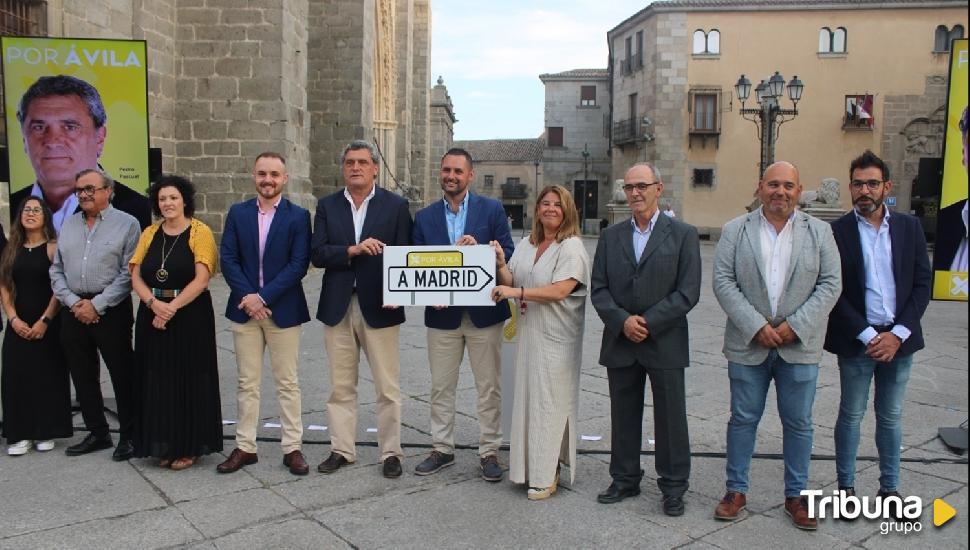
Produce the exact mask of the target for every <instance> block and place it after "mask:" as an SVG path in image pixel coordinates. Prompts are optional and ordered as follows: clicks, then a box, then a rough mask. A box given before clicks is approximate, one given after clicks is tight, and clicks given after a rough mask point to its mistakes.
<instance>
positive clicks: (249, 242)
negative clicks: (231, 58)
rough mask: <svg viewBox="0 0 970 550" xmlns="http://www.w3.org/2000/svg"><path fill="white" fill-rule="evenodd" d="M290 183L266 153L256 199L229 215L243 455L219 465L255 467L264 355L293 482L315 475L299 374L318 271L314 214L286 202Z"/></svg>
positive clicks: (226, 261)
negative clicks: (307, 451) (307, 283)
mask: <svg viewBox="0 0 970 550" xmlns="http://www.w3.org/2000/svg"><path fill="white" fill-rule="evenodd" d="M288 179H289V176H288V175H287V173H286V161H285V160H284V159H283V157H282V155H280V154H279V153H262V154H260V155H259V156H258V157H256V163H255V165H254V166H253V183H255V185H256V198H254V199H249V200H248V201H244V202H241V203H238V204H234V205H233V206H232V208H230V209H229V213H228V214H227V215H226V226H225V230H224V231H223V233H222V245H221V247H220V249H219V252H220V256H221V262H222V273H223V275H224V276H225V278H226V284H228V285H229V300H228V303H227V304H226V317H228V318H229V320H230V321H232V337H233V344H234V346H235V349H236V364H237V366H238V367H239V387H238V390H237V392H238V393H237V397H236V399H237V405H236V407H237V414H238V415H239V422H238V423H237V424H236V448H235V449H234V450H233V451H232V454H230V455H229V459H228V460H226V461H225V462H223V463H222V464H219V465H218V466H217V467H216V471H218V472H219V473H220V474H228V473H232V472H235V471H237V470H239V469H240V468H242V467H243V466H248V465H250V464H255V463H256V462H257V456H256V425H257V422H258V420H259V386H260V382H261V381H262V375H261V373H262V370H263V354H264V353H265V350H266V348H269V358H270V368H271V369H272V371H273V381H274V382H275V383H276V394H277V396H278V397H279V401H280V423H281V424H282V428H283V434H282V438H281V440H280V445H281V446H282V447H283V466H286V467H287V468H289V470H290V473H291V474H293V475H306V474H307V473H308V472H309V471H310V468H309V466H307V463H306V458H304V456H303V452H302V451H301V446H302V440H303V416H302V412H303V411H302V407H301V402H300V383H299V379H298V377H297V370H298V366H299V359H300V325H302V324H303V323H305V322H307V321H309V320H310V310H309V309H308V308H307V303H306V296H305V295H304V294H303V276H304V275H306V272H307V268H308V267H309V265H310V213H309V212H307V211H306V209H304V208H301V207H299V206H297V205H295V204H293V203H292V202H290V201H289V200H287V199H285V198H283V188H284V187H285V186H286V182H287V180H288Z"/></svg>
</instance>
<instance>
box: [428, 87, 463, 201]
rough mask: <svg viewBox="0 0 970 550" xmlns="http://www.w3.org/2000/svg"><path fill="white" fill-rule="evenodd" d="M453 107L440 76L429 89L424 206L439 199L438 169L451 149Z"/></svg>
mask: <svg viewBox="0 0 970 550" xmlns="http://www.w3.org/2000/svg"><path fill="white" fill-rule="evenodd" d="M455 122H458V119H457V118H455V107H454V105H453V104H452V102H451V96H449V95H448V88H446V87H445V81H444V79H443V78H441V77H440V76H439V77H438V82H437V83H436V84H435V86H434V88H432V89H431V122H430V125H431V142H430V144H429V147H428V150H429V154H428V156H429V162H428V165H429V168H430V170H429V171H430V173H429V175H428V178H427V179H426V180H425V185H424V199H425V204H430V203H431V202H432V201H435V200H438V199H440V198H441V186H440V185H438V169H439V167H440V161H441V157H443V156H444V154H445V152H447V151H448V149H451V147H452V145H453V143H454V137H455Z"/></svg>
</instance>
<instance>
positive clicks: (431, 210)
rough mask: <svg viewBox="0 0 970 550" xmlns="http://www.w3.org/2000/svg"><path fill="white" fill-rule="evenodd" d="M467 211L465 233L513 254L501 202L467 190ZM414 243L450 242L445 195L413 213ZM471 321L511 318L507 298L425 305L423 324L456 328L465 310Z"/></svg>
mask: <svg viewBox="0 0 970 550" xmlns="http://www.w3.org/2000/svg"><path fill="white" fill-rule="evenodd" d="M467 209H468V212H467V215H466V217H465V231H464V233H462V234H463V235H471V236H472V237H474V238H475V241H476V242H478V244H488V243H489V242H490V241H498V242H499V244H500V245H501V246H502V249H503V250H505V257H506V258H511V257H512V250H513V246H512V235H511V233H510V231H509V222H508V217H506V215H505V209H504V208H502V203H500V202H498V201H497V200H495V199H492V198H489V197H482V196H480V195H475V194H473V193H472V192H471V191H469V192H468V207H467ZM411 235H412V239H411V240H412V242H413V244H414V245H416V246H418V245H421V246H423V245H435V244H445V245H446V244H450V240H449V239H448V223H447V222H446V221H445V201H444V199H442V200H439V201H435V202H434V203H433V204H431V205H429V206H427V207H425V208H422V209H421V210H419V211H418V213H417V214H415V215H414V231H413V232H412V233H411ZM466 310H467V311H468V317H469V318H470V319H471V321H472V324H474V325H475V326H476V327H478V328H485V327H490V326H492V325H494V324H496V323H501V322H503V321H505V320H506V319H508V318H509V316H510V315H511V314H510V313H509V303H508V300H502V301H501V302H499V303H497V304H495V305H494V306H475V307H467V306H452V307H446V308H444V309H435V308H433V307H426V308H425V309H424V325H425V326H426V327H430V328H436V329H441V330H454V329H456V328H458V327H459V326H461V318H462V316H463V315H464V313H465V311H466Z"/></svg>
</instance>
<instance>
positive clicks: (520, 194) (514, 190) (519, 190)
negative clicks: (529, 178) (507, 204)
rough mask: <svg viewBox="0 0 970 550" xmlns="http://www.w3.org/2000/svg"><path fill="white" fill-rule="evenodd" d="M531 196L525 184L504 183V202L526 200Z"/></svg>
mask: <svg viewBox="0 0 970 550" xmlns="http://www.w3.org/2000/svg"><path fill="white" fill-rule="evenodd" d="M528 195H529V189H528V188H527V187H526V186H525V184H524V183H503V184H502V199H503V200H519V199H524V198H526V197H527V196H528Z"/></svg>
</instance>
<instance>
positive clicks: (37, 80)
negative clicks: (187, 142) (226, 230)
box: [0, 36, 150, 206]
mask: <svg viewBox="0 0 970 550" xmlns="http://www.w3.org/2000/svg"><path fill="white" fill-rule="evenodd" d="M0 51H2V59H3V85H4V90H3V91H4V101H5V105H4V107H5V109H6V123H7V146H8V153H9V157H10V161H9V162H10V192H11V193H14V192H16V191H17V190H19V189H22V188H25V187H29V186H32V185H33V184H34V182H35V181H36V182H37V183H38V184H40V185H41V187H42V188H46V187H47V186H62V185H67V183H66V180H65V178H66V177H67V175H69V174H71V172H73V173H77V172H78V171H80V170H82V169H85V168H97V165H98V164H100V165H101V166H102V168H104V170H105V171H106V172H107V173H108V174H109V175H110V176H111V177H112V178H114V179H115V180H116V181H117V182H119V183H121V184H123V185H126V186H128V187H130V188H131V189H133V190H135V191H138V192H140V193H145V192H147V190H148V185H149V183H150V182H149V175H148V94H147V59H146V54H145V51H146V46H145V41H143V40H93V39H76V38H26V37H9V36H4V37H0ZM42 77H58V78H55V79H43V80H42ZM63 77H67V78H63ZM32 87H33V88H32ZM91 88H93V89H94V90H95V92H94V93H93V94H92V93H89V91H90V89H91ZM78 90H83V91H85V93H83V94H79V93H78ZM28 91H31V95H30V96H29V97H28V99H29V100H30V101H28V105H27V110H26V111H27V112H25V113H23V116H24V117H27V118H28V119H27V120H24V122H23V124H21V122H20V121H19V120H18V118H17V113H18V110H19V109H20V106H21V101H22V99H23V98H24V95H25V93H27V92H28ZM72 98H73V99H72ZM99 99H100V100H99ZM99 103H100V105H99ZM99 109H100V110H103V111H104V113H105V115H106V119H105V120H104V125H103V126H102V127H98V121H96V120H95V117H96V116H98V115H99ZM25 133H26V134H27V137H28V139H24V134H25ZM92 164H93V166H92ZM70 185H72V186H73V175H71V178H70ZM11 206H14V205H11Z"/></svg>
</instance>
